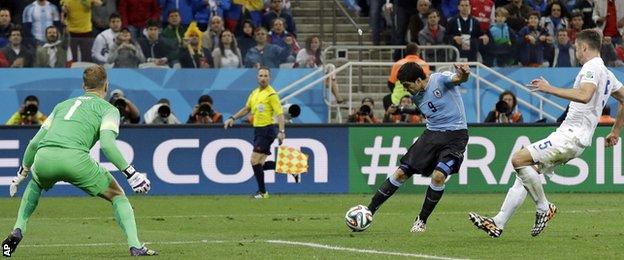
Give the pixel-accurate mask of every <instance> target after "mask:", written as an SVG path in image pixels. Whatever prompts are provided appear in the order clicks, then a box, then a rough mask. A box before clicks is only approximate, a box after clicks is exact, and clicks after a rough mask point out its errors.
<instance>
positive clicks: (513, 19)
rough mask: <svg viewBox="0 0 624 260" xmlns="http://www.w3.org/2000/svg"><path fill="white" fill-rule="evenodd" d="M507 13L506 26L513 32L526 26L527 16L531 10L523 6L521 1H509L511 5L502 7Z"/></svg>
mask: <svg viewBox="0 0 624 260" xmlns="http://www.w3.org/2000/svg"><path fill="white" fill-rule="evenodd" d="M504 7H505V9H507V11H508V12H509V16H508V17H507V24H508V25H509V27H511V29H512V30H513V31H514V32H520V30H521V29H522V28H523V27H524V26H525V25H526V23H527V19H529V14H530V13H531V11H533V9H531V7H528V6H527V5H526V4H524V2H523V0H511V3H509V4H507V5H505V6H504Z"/></svg>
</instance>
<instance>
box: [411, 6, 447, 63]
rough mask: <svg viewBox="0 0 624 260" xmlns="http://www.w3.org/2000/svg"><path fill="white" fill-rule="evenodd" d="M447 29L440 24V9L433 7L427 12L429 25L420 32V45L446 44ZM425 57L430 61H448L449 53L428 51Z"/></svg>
mask: <svg viewBox="0 0 624 260" xmlns="http://www.w3.org/2000/svg"><path fill="white" fill-rule="evenodd" d="M445 40H446V29H445V28H444V27H443V26H442V25H440V11H438V10H435V9H432V10H431V11H430V12H429V13H427V26H425V28H423V29H422V30H421V31H420V32H419V33H418V43H419V44H420V45H425V46H426V45H444V44H445V43H446V42H445ZM426 55H427V56H426V57H425V59H426V60H429V61H446V60H447V59H446V58H447V57H446V56H447V55H446V53H445V52H443V51H435V52H433V53H431V52H428V53H427V54H426Z"/></svg>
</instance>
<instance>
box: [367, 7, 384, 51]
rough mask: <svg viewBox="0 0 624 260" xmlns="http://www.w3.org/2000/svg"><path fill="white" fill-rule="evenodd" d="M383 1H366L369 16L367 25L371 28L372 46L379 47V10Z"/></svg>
mask: <svg viewBox="0 0 624 260" xmlns="http://www.w3.org/2000/svg"><path fill="white" fill-rule="evenodd" d="M382 1H383V0H368V1H367V2H368V5H369V6H370V15H369V17H368V23H369V26H370V28H371V34H372V35H371V36H372V38H373V39H372V40H373V44H374V45H379V44H380V42H381V30H382V28H381V27H382V24H381V13H380V11H381V8H382V6H383V4H382Z"/></svg>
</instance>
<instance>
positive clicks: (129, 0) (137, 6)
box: [117, 0, 162, 56]
mask: <svg viewBox="0 0 624 260" xmlns="http://www.w3.org/2000/svg"><path fill="white" fill-rule="evenodd" d="M117 9H118V10H119V14H120V15H121V21H122V23H123V26H127V27H128V29H129V30H130V32H131V33H132V35H133V37H134V38H135V39H139V37H141V32H142V31H143V28H146V27H148V26H149V25H148V21H154V22H156V23H158V21H160V16H161V15H162V13H161V10H160V5H159V4H158V1H156V0H119V6H118V8H117ZM159 27H160V26H159ZM146 56H147V55H146Z"/></svg>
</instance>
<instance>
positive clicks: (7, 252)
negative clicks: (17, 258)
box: [2, 244, 11, 257]
mask: <svg viewBox="0 0 624 260" xmlns="http://www.w3.org/2000/svg"><path fill="white" fill-rule="evenodd" d="M2 255H4V256H8V257H11V248H10V247H9V245H8V244H4V246H3V247H2Z"/></svg>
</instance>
